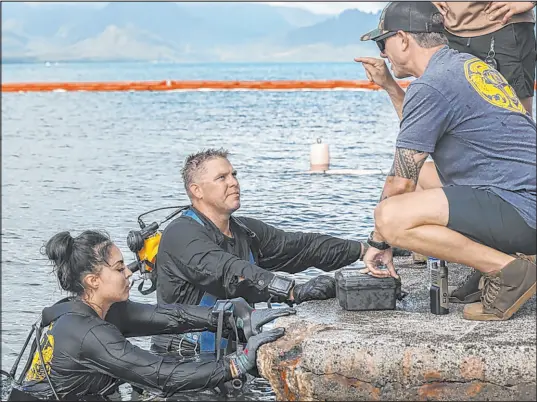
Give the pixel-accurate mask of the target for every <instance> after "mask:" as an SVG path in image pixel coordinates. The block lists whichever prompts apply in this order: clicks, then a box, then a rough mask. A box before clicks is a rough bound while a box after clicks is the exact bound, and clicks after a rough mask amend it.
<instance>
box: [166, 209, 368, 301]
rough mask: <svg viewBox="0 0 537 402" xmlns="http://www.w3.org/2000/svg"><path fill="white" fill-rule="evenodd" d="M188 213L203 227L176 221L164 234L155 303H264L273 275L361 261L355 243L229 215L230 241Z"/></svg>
mask: <svg viewBox="0 0 537 402" xmlns="http://www.w3.org/2000/svg"><path fill="white" fill-rule="evenodd" d="M191 210H192V211H194V212H195V214H196V215H197V216H198V217H199V219H200V220H201V224H200V222H199V221H196V220H195V219H192V218H191V217H189V216H180V217H179V218H177V219H175V220H174V221H172V222H171V223H170V224H169V225H168V226H167V227H166V229H165V230H164V233H163V234H162V238H161V241H160V244H159V250H158V254H157V269H156V272H157V300H158V302H159V303H170V304H171V303H182V304H199V303H200V301H201V299H202V297H203V295H204V293H205V292H207V293H210V294H212V295H214V296H216V297H217V298H219V299H230V298H234V297H243V298H244V299H246V301H248V302H249V303H258V302H266V301H267V300H268V299H269V298H270V296H271V295H270V293H269V291H268V286H269V283H270V281H271V280H272V278H273V277H274V275H275V274H274V273H273V272H271V271H282V272H288V273H292V274H293V273H297V272H301V271H303V270H305V269H307V268H310V267H316V268H319V269H322V270H323V271H333V270H336V269H338V268H341V267H344V266H346V265H349V264H352V263H353V262H355V261H357V260H358V258H360V251H361V245H360V242H358V241H353V240H343V239H339V238H337V237H333V236H328V235H323V234H317V233H302V232H286V231H283V230H280V229H277V228H275V227H273V226H271V225H268V224H266V223H263V222H261V221H260V220H257V219H252V218H245V217H233V216H232V217H231V222H230V228H231V232H232V233H233V238H229V237H227V236H224V234H222V232H221V231H220V230H219V229H218V228H217V227H216V226H215V225H214V224H213V223H212V222H211V221H210V220H209V219H207V218H206V217H205V216H203V214H201V212H199V211H197V210H195V209H194V208H193V207H191ZM250 253H251V254H250ZM250 261H252V262H250Z"/></svg>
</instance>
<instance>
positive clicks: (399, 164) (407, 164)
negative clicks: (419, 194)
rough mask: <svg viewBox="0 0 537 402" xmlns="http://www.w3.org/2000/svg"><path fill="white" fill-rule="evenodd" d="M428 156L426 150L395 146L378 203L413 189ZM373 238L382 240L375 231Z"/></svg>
mask: <svg viewBox="0 0 537 402" xmlns="http://www.w3.org/2000/svg"><path fill="white" fill-rule="evenodd" d="M428 156H429V154H428V153H427V152H422V151H415V150H413V149H407V148H396V150H395V157H394V160H393V164H392V168H391V170H390V172H389V173H388V177H386V182H385V183H384V188H383V190H382V194H381V196H380V200H379V203H381V202H382V201H384V200H385V199H386V198H388V197H393V196H394V195H399V194H404V193H411V192H413V191H415V190H416V186H417V184H418V177H419V175H420V171H421V168H422V166H423V164H424V163H425V160H426V159H427V157H428ZM374 240H375V241H379V242H382V241H384V239H383V238H382V237H381V236H380V234H379V233H378V232H376V231H375V235H374Z"/></svg>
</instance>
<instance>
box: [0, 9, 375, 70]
mask: <svg viewBox="0 0 537 402" xmlns="http://www.w3.org/2000/svg"><path fill="white" fill-rule="evenodd" d="M1 7H2V62H10V61H121V60H123V61H136V60H141V61H143V60H148V61H173V62H206V61H214V62H218V61H222V62H225V61H237V62H241V61H244V62H255V61H278V62H285V61H293V62H301V61H343V60H346V61H348V60H352V58H353V57H355V56H357V55H358V54H361V55H373V54H375V55H376V54H378V50H376V46H374V44H372V43H364V42H360V35H361V34H363V33H364V32H367V31H368V30H370V29H373V28H374V27H375V26H376V25H377V23H378V18H379V13H376V14H369V13H364V12H361V11H359V10H356V9H352V10H346V11H344V12H343V13H341V14H339V15H337V16H330V15H319V14H314V13H311V12H309V11H306V10H302V9H299V8H290V7H276V6H271V5H268V4H261V3H169V2H131V3H122V2H110V3H108V4H107V5H106V6H104V7H102V8H97V7H89V6H83V5H77V6H70V5H63V4H54V5H47V6H39V7H36V6H32V5H28V4H25V3H16V2H14V3H5V2H3V3H2V5H1Z"/></svg>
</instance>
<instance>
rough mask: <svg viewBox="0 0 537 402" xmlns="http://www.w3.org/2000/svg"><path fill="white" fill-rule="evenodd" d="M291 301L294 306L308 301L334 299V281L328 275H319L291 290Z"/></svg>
mask: <svg viewBox="0 0 537 402" xmlns="http://www.w3.org/2000/svg"><path fill="white" fill-rule="evenodd" d="M292 294H293V297H292V299H291V300H292V301H294V302H295V303H296V304H300V303H303V302H305V301H309V300H326V299H332V298H334V297H336V280H335V279H334V278H333V277H331V276H328V275H319V276H316V277H315V278H313V279H310V280H309V281H307V282H306V283H303V284H301V285H295V287H294V288H293V290H292Z"/></svg>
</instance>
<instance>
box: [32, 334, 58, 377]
mask: <svg viewBox="0 0 537 402" xmlns="http://www.w3.org/2000/svg"><path fill="white" fill-rule="evenodd" d="M51 329H52V324H50V326H49V327H48V328H47V332H46V333H45V334H44V335H43V337H42V339H41V350H42V352H43V362H44V366H45V368H46V370H47V374H49V375H50V362H51V361H52V355H53V353H54V337H53V336H52V335H50V334H49V333H48V332H50V330H51ZM44 379H45V372H44V370H43V364H42V363H41V358H40V357H39V351H38V350H36V351H35V353H34V358H33V359H32V365H31V366H30V369H29V370H28V373H27V374H26V381H43V380H44Z"/></svg>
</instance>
